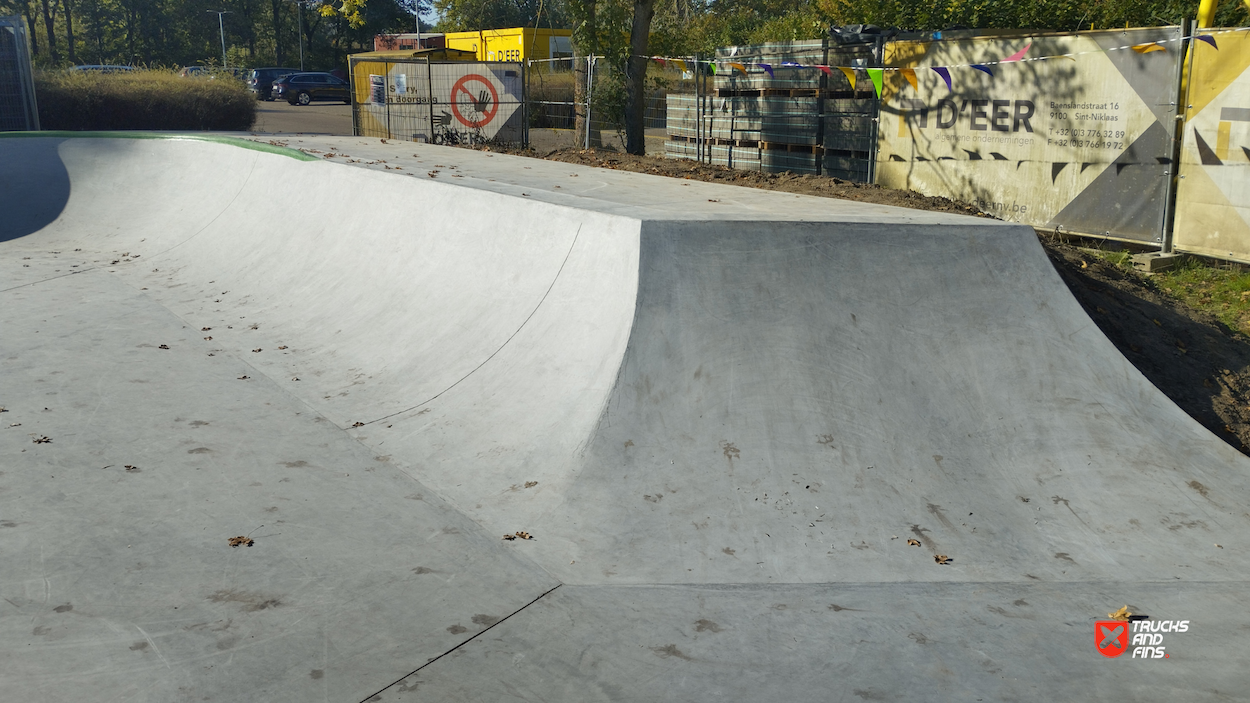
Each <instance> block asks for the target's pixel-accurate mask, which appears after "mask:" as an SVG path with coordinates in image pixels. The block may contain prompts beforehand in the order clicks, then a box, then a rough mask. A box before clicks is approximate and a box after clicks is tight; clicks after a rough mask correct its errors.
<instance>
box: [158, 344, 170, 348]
mask: <svg viewBox="0 0 1250 703" xmlns="http://www.w3.org/2000/svg"><path fill="white" fill-rule="evenodd" d="M168 348H169V345H168V344H162V345H160V346H159V347H157V349H168Z"/></svg>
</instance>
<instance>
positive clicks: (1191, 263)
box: [1153, 257, 1250, 335]
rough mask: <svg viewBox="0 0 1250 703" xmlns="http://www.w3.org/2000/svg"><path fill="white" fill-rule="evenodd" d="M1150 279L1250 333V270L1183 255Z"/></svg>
mask: <svg viewBox="0 0 1250 703" xmlns="http://www.w3.org/2000/svg"><path fill="white" fill-rule="evenodd" d="M1153 279H1154V283H1155V285H1156V286H1158V288H1159V290H1161V291H1162V292H1164V293H1166V294H1167V295H1170V296H1172V297H1174V298H1176V299H1177V300H1180V301H1181V302H1184V303H1185V304H1186V305H1188V306H1190V307H1192V308H1195V309H1198V310H1203V311H1205V312H1208V313H1210V314H1212V315H1214V316H1215V317H1217V318H1219V320H1220V321H1221V322H1223V323H1224V324H1226V325H1228V326H1229V327H1230V328H1232V329H1234V330H1237V331H1238V332H1240V333H1242V334H1245V335H1250V270H1247V269H1245V268H1244V267H1241V266H1238V265H1236V264H1231V265H1230V264H1223V263H1215V262H1211V261H1204V260H1202V259H1197V258H1193V257H1187V258H1186V259H1185V261H1184V262H1182V263H1181V264H1180V265H1179V266H1177V267H1176V268H1174V269H1172V270H1170V271H1163V272H1161V273H1157V274H1155V275H1154V277H1153Z"/></svg>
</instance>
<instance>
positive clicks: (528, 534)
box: [516, 532, 534, 539]
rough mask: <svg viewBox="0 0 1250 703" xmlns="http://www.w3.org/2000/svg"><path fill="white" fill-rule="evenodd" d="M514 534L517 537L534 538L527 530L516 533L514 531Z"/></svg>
mask: <svg viewBox="0 0 1250 703" xmlns="http://www.w3.org/2000/svg"><path fill="white" fill-rule="evenodd" d="M516 536H517V537H518V538H519V539H534V536H533V535H531V534H530V533H528V532H518V533H516Z"/></svg>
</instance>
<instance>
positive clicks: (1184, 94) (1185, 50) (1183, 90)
mask: <svg viewBox="0 0 1250 703" xmlns="http://www.w3.org/2000/svg"><path fill="white" fill-rule="evenodd" d="M1185 24H1187V23H1184V22H1182V24H1181V26H1180V28H1179V30H1178V31H1180V32H1181V35H1182V37H1181V39H1182V41H1181V44H1180V48H1181V51H1180V53H1179V54H1178V55H1177V58H1176V79H1175V80H1174V81H1173V82H1172V83H1173V88H1175V90H1176V100H1175V101H1174V102H1173V103H1172V104H1173V105H1175V106H1176V112H1175V114H1174V115H1173V116H1172V130H1171V131H1172V163H1171V165H1170V167H1169V168H1168V169H1167V170H1166V171H1164V174H1165V175H1166V176H1167V177H1168V187H1167V188H1166V189H1165V191H1164V196H1163V222H1162V223H1161V227H1160V230H1161V231H1160V233H1159V252H1160V253H1163V254H1170V253H1172V229H1173V227H1174V224H1175V223H1174V222H1173V217H1174V216H1175V203H1176V192H1177V190H1178V189H1179V186H1180V173H1181V155H1182V153H1183V149H1182V148H1181V145H1182V144H1183V142H1184V138H1185V117H1187V116H1188V109H1187V108H1186V107H1185V106H1186V105H1187V104H1188V103H1189V90H1188V88H1189V86H1188V85H1187V83H1189V82H1192V81H1193V74H1192V63H1191V64H1190V68H1191V71H1190V72H1186V70H1185V61H1186V57H1187V56H1189V57H1190V58H1191V59H1192V44H1193V39H1192V38H1191V39H1189V40H1188V41H1185V40H1184V33H1185ZM1188 24H1190V25H1191V27H1190V36H1191V37H1192V35H1193V34H1194V33H1195V31H1196V30H1195V29H1194V26H1196V24H1197V23H1196V22H1195V23H1188ZM1186 76H1188V80H1187V79H1186Z"/></svg>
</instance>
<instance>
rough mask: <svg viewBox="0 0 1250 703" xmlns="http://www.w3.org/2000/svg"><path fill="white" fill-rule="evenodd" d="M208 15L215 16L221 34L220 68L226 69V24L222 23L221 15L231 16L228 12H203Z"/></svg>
mask: <svg viewBox="0 0 1250 703" xmlns="http://www.w3.org/2000/svg"><path fill="white" fill-rule="evenodd" d="M205 12H207V13H208V14H210V15H217V30H218V31H220V32H221V67H222V68H223V69H224V68H225V67H226V24H225V22H223V21H222V19H221V16H222V15H232V14H234V13H233V12H231V11H229V10H205Z"/></svg>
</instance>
